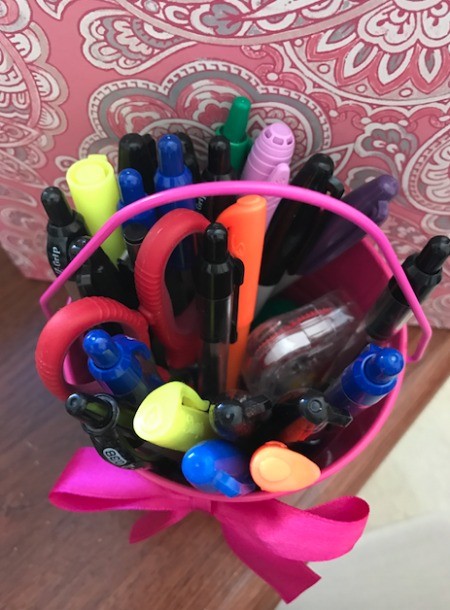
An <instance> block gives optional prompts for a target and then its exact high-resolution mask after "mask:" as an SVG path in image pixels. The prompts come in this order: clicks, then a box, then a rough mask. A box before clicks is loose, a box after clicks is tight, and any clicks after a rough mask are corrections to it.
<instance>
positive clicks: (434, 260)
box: [415, 235, 450, 275]
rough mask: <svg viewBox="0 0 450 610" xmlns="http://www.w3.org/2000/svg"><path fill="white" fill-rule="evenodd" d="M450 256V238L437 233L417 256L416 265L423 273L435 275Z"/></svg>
mask: <svg viewBox="0 0 450 610" xmlns="http://www.w3.org/2000/svg"><path fill="white" fill-rule="evenodd" d="M449 256H450V238H448V237H447V236H446V235H435V236H434V237H432V238H431V239H430V240H429V242H428V243H427V244H426V245H425V247H424V248H423V250H422V251H421V252H419V254H418V255H417V257H416V260H415V265H416V267H417V269H419V270H420V271H422V272H423V273H427V274H429V275H434V274H435V273H439V272H441V271H442V267H443V265H444V263H445V261H446V260H447V258H448V257H449Z"/></svg>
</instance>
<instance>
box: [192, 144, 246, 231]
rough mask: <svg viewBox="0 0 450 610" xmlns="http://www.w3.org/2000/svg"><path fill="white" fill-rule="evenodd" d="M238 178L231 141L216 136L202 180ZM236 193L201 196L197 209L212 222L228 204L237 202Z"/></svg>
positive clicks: (211, 145) (209, 149)
mask: <svg viewBox="0 0 450 610" xmlns="http://www.w3.org/2000/svg"><path fill="white" fill-rule="evenodd" d="M226 180H237V174H236V172H235V171H234V169H233V167H232V166H231V157H230V142H229V141H228V140H227V138H224V137H223V136H214V137H213V138H212V139H211V141H210V142H209V145H208V165H207V166H206V168H205V170H204V171H203V173H202V182H222V181H226ZM235 201H236V197H235V196H234V195H215V196H213V197H199V198H198V200H197V210H198V211H199V212H201V213H202V214H203V216H205V217H206V218H207V219H208V220H210V221H211V222H215V221H216V219H217V217H218V216H219V214H220V213H221V212H223V210H225V209H226V208H227V207H228V206H230V205H232V204H233V203H235Z"/></svg>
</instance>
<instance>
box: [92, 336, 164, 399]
mask: <svg viewBox="0 0 450 610" xmlns="http://www.w3.org/2000/svg"><path fill="white" fill-rule="evenodd" d="M83 349H84V351H85V352H86V354H87V355H88V356H89V358H88V368H89V372H90V373H91V375H92V377H94V379H96V380H97V381H98V382H99V383H100V385H101V386H102V387H103V388H104V389H105V390H107V391H109V392H111V394H113V395H114V397H115V398H116V399H117V400H119V401H120V402H122V403H125V404H127V405H130V406H132V407H136V408H137V407H138V406H139V405H140V404H141V402H142V401H143V400H144V398H145V397H146V396H147V395H148V394H149V393H150V392H151V391H152V390H153V389H154V388H155V387H157V386H158V385H160V384H161V379H160V378H159V376H158V374H157V373H156V369H153V372H152V374H151V376H149V377H147V378H145V376H144V373H143V370H142V365H141V363H140V361H139V360H138V358H137V355H140V356H141V357H142V358H143V359H144V360H147V361H148V360H150V358H151V352H150V350H149V349H148V347H147V346H146V345H144V344H143V343H141V342H140V341H136V339H130V338H129V337H126V336H125V335H115V336H113V337H111V336H110V335H109V334H108V333H107V332H105V331H104V330H91V331H89V332H88V333H87V334H86V336H85V337H84V340H83Z"/></svg>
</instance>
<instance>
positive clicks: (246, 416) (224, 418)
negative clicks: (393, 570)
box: [209, 391, 272, 443]
mask: <svg viewBox="0 0 450 610" xmlns="http://www.w3.org/2000/svg"><path fill="white" fill-rule="evenodd" d="M271 411H272V403H271V402H270V400H269V399H268V398H267V396H263V395H261V396H248V395H247V394H245V393H244V392H240V391H236V392H235V393H234V395H233V396H229V395H227V396H224V397H223V398H220V399H219V400H218V401H217V402H216V403H213V404H211V407H210V409H209V421H210V423H211V427H212V428H213V430H214V431H215V432H216V434H218V435H219V436H221V437H222V438H224V439H225V440H227V441H231V442H233V443H234V442H239V441H241V440H245V439H247V438H249V437H252V436H254V434H255V432H256V431H257V430H258V428H259V427H260V426H261V425H262V424H264V422H266V421H268V420H269V418H270V415H271Z"/></svg>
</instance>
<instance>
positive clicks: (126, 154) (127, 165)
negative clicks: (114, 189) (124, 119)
mask: <svg viewBox="0 0 450 610" xmlns="http://www.w3.org/2000/svg"><path fill="white" fill-rule="evenodd" d="M156 167H157V161H156V146H155V141H154V140H153V138H152V137H151V135H150V134H146V135H145V136H141V135H140V134H138V133H127V134H126V135H124V136H122V138H120V140H119V163H118V173H119V174H120V173H121V172H122V171H123V170H124V169H134V170H135V171H137V172H139V175H140V176H141V178H142V182H143V187H144V191H145V193H146V194H147V195H151V194H152V193H154V192H155V186H154V183H153V176H154V175H155V171H156ZM135 201H136V200H135Z"/></svg>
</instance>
